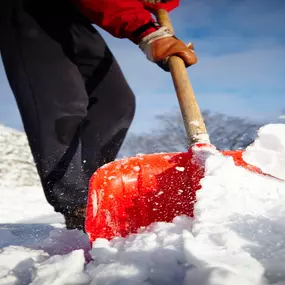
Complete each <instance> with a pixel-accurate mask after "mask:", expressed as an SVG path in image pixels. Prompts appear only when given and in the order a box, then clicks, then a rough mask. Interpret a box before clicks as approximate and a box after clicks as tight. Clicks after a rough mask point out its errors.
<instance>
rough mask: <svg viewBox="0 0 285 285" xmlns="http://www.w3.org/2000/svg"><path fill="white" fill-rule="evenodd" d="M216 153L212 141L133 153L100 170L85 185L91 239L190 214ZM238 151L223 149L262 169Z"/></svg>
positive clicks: (241, 164)
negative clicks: (184, 149)
mask: <svg viewBox="0 0 285 285" xmlns="http://www.w3.org/2000/svg"><path fill="white" fill-rule="evenodd" d="M215 152H217V150H216V149H215V147H213V146H212V145H208V144H197V145H194V146H193V147H191V148H190V149H189V151H188V152H181V153H167V154H163V153H162V154H161V153H160V154H149V155H143V156H137V157H131V158H127V159H123V160H118V161H114V162H112V163H109V164H107V165H105V166H103V167H101V168H100V169H98V170H97V171H96V172H95V173H94V175H93V176H92V178H91V180H90V187H89V197H88V206H87V216H86V232H87V233H88V235H89V239H90V242H91V243H92V242H93V241H94V240H95V239H96V238H106V239H111V238H113V237H116V236H123V237H124V236H126V235H127V234H129V233H135V232H136V231H137V230H138V229H139V228H141V227H144V226H148V225H149V224H151V223H153V222H158V221H164V222H171V221H172V220H173V218H175V217H176V216H179V215H188V216H193V207H194V203H195V198H196V195H195V194H196V191H197V190H199V189H200V187H201V186H200V180H201V179H202V178H203V176H204V166H205V160H206V158H207V157H208V156H209V155H211V154H213V153H215ZM242 152H243V151H242V150H240V151H224V152H222V153H223V154H224V155H228V156H232V157H233V159H234V161H235V163H236V165H239V166H243V167H246V168H248V169H249V170H251V171H254V172H258V173H262V172H261V171H260V170H259V169H258V168H256V167H254V166H252V165H249V164H247V163H246V162H245V161H243V159H242Z"/></svg>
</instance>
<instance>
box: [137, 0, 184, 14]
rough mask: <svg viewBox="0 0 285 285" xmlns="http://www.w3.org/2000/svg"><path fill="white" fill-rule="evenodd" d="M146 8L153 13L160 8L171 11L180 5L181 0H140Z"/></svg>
mask: <svg viewBox="0 0 285 285" xmlns="http://www.w3.org/2000/svg"><path fill="white" fill-rule="evenodd" d="M140 1H141V2H142V3H143V5H144V7H145V9H147V10H148V11H150V12H151V13H155V12H156V11H157V10H159V9H164V10H166V11H168V12H169V11H171V10H173V9H175V8H177V7H178V6H179V2H180V0H140Z"/></svg>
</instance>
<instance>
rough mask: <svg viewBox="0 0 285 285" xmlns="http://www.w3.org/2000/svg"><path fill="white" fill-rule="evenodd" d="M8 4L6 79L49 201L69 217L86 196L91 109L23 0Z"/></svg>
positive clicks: (74, 74) (74, 73) (77, 77)
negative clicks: (84, 134)
mask: <svg viewBox="0 0 285 285" xmlns="http://www.w3.org/2000/svg"><path fill="white" fill-rule="evenodd" d="M4 2H5V3H4ZM4 2H2V3H1V9H4V10H2V12H3V13H4V11H5V15H4V17H3V18H2V19H1V55H2V59H3V62H4V67H5V70H6V73H7V77H8V80H9V82H10V86H11V88H12V90H13V93H14V95H15V98H16V101H17V104H18V107H19V110H20V113H21V116H22V120H23V124H24V128H25V131H26V134H27V136H28V140H29V143H30V146H31V150H32V154H33V157H34V160H35V163H36V166H37V169H38V173H39V175H40V178H41V181H42V185H43V188H44V191H45V195H46V197H47V200H48V202H49V203H50V204H51V205H53V206H54V207H55V210H56V211H60V212H68V211H70V210H72V209H73V208H75V207H76V206H78V205H79V204H82V205H83V204H85V203H86V196H87V195H86V194H87V185H86V182H85V180H84V179H83V177H82V174H81V173H82V165H81V161H82V158H81V147H80V144H81V142H80V140H79V132H80V124H81V121H82V120H83V119H84V118H85V116H86V114H87V110H86V108H87V105H88V96H87V94H86V91H85V86H84V81H83V80H82V77H81V74H80V73H79V71H78V68H77V67H76V65H74V63H72V62H71V61H70V59H69V58H68V57H67V55H66V54H65V52H64V51H63V48H62V46H61V44H60V43H59V42H57V41H56V40H54V39H53V38H52V37H51V36H50V35H49V34H47V33H46V32H45V31H44V29H43V28H42V26H41V25H39V23H38V22H37V21H36V20H35V19H34V18H33V16H32V15H31V13H30V11H29V9H28V8H26V7H25V1H23V2H22V1H14V0H7V1H5V0H4ZM5 5H6V6H5ZM43 21H44V18H43Z"/></svg>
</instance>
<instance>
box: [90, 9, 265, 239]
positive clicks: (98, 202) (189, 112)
mask: <svg viewBox="0 0 285 285" xmlns="http://www.w3.org/2000/svg"><path fill="white" fill-rule="evenodd" d="M157 20H158V22H159V23H160V24H161V25H162V26H167V27H168V28H170V29H171V30H173V27H172V25H171V22H170V19H169V16H168V13H167V12H166V11H165V10H159V11H158V13H157ZM168 64H169V68H170V73H171V76H172V80H173V83H174V86H175V90H176V93H177V98H178V101H179V105H180V109H181V112H182V116H183V121H184V125H185V129H186V133H187V137H188V140H189V150H188V151H187V152H175V153H159V154H147V155H141V156H135V157H130V158H126V159H122V160H117V161H114V162H111V163H109V164H106V165H104V166H102V167H101V168H99V169H98V170H97V171H96V172H95V173H94V174H93V175H92V177H91V179H90V185H89V194H88V205H87V213H86V224H85V230H86V233H87V234H88V236H89V240H90V243H92V242H93V241H94V240H95V239H97V238H105V239H112V238H114V237H119V236H121V237H124V236H126V235H128V234H130V233H136V232H137V231H138V230H139V229H140V228H143V227H145V226H148V225H149V224H151V223H153V222H161V221H163V222H171V221H172V220H173V218H174V217H176V216H179V215H187V216H190V217H191V216H193V207H194V203H195V193H196V191H197V190H199V189H200V188H201V185H200V180H201V179H202V178H203V176H204V167H205V160H206V159H207V157H209V155H211V154H213V153H219V151H218V150H217V149H216V148H215V147H214V146H213V145H212V144H211V143H210V139H209V136H208V133H207V130H206V127H205V124H204V121H203V118H202V115H201V112H200V109H199V106H198V104H197V101H196V99H195V95H194V91H193V89H192V87H191V83H190V80H189V78H188V74H187V71H186V68H185V64H184V62H183V60H182V59H180V58H178V57H176V56H172V57H170V58H169V61H168ZM221 153H222V154H223V155H226V156H231V157H232V158H233V160H234V162H235V164H236V165H238V166H242V167H245V168H247V169H249V170H251V171H254V172H257V173H261V174H263V173H262V172H261V171H260V170H259V169H258V168H256V167H254V166H252V165H249V164H247V163H246V162H245V161H244V160H243V159H242V153H243V151H242V150H239V151H222V152H221ZM264 175H265V174H264Z"/></svg>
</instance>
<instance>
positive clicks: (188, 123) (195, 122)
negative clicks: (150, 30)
mask: <svg viewBox="0 0 285 285" xmlns="http://www.w3.org/2000/svg"><path fill="white" fill-rule="evenodd" d="M156 18H157V21H158V23H159V24H160V25H161V26H165V27H168V28H169V29H170V30H171V31H172V32H173V26H172V24H171V21H170V18H169V16H168V13H167V11H165V10H163V9H160V10H158V11H157V14H156ZM168 65H169V69H170V72H171V75H172V80H173V83H174V86H175V90H176V94H177V98H178V101H179V105H180V109H181V113H182V117H183V121H184V125H185V129H186V133H187V137H188V140H189V144H190V145H191V144H193V143H198V142H208V143H210V140H209V136H208V134H207V130H206V126H205V123H204V120H203V117H202V114H201V111H200V108H199V106H198V103H197V101H196V97H195V94H194V91H193V88H192V86H191V83H190V79H189V76H188V73H187V70H186V67H185V64H184V62H183V60H182V59H181V58H179V57H177V56H171V57H170V58H169V61H168Z"/></svg>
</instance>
